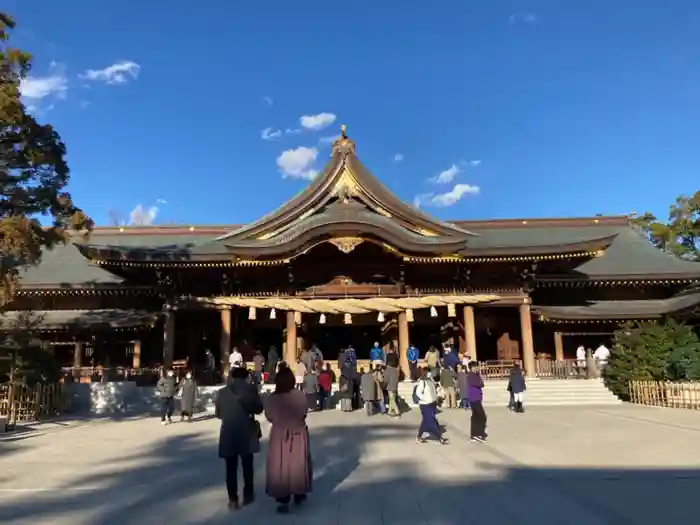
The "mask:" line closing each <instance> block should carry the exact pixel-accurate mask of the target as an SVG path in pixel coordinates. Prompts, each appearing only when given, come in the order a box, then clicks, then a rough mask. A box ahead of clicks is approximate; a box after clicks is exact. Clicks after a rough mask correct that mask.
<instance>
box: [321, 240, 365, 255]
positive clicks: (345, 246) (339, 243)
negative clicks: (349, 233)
mask: <svg viewBox="0 0 700 525" xmlns="http://www.w3.org/2000/svg"><path fill="white" fill-rule="evenodd" d="M328 242H330V243H331V244H332V245H333V246H335V247H336V248H338V249H339V250H340V251H341V252H343V253H350V252H351V251H353V250H354V249H355V248H357V247H358V246H359V245H360V244H362V243H363V242H364V241H363V240H362V239H360V238H359V237H338V238H337V239H330V240H329V241H328Z"/></svg>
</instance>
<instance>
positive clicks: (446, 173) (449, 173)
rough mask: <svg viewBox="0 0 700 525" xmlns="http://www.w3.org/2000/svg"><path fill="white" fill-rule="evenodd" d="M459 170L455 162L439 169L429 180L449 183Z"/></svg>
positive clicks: (437, 182)
mask: <svg viewBox="0 0 700 525" xmlns="http://www.w3.org/2000/svg"><path fill="white" fill-rule="evenodd" d="M459 172H460V169H459V166H457V164H453V165H452V166H450V167H449V168H447V169H446V170H443V171H441V172H440V173H439V174H437V175H436V176H435V177H433V178H432V179H430V181H431V182H434V183H436V184H449V183H450V182H452V181H453V180H454V178H455V177H456V176H457V175H458V174H459Z"/></svg>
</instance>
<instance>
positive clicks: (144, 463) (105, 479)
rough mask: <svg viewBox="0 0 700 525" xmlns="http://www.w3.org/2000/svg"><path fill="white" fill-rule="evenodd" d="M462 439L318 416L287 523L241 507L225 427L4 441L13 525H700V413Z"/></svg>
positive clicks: (267, 505)
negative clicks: (227, 485) (699, 511)
mask: <svg viewBox="0 0 700 525" xmlns="http://www.w3.org/2000/svg"><path fill="white" fill-rule="evenodd" d="M440 420H441V423H443V424H444V425H445V426H446V427H447V435H448V436H449V438H450V439H451V444H450V445H448V446H445V447H442V446H440V445H438V444H434V443H428V444H425V445H420V444H416V443H415V429H416V425H417V421H418V416H417V414H416V412H411V413H407V414H405V415H404V417H403V418H402V419H401V420H390V419H387V418H384V417H378V416H375V417H373V418H366V417H365V416H363V415H362V414H361V413H354V414H344V413H341V412H337V411H331V412H326V413H319V414H312V415H311V416H310V426H311V436H312V448H313V453H314V462H315V490H314V493H313V495H312V497H311V499H310V500H309V502H308V505H307V506H306V507H304V508H302V509H299V511H298V513H296V514H293V515H289V516H277V515H275V513H274V504H273V502H272V501H271V500H270V499H269V498H267V497H266V496H265V495H264V485H263V483H264V479H263V478H264V476H263V470H262V469H263V468H264V457H265V456H264V453H265V452H264V448H263V453H262V454H260V455H259V456H258V457H257V459H256V462H257V468H258V478H257V483H258V485H259V488H258V501H257V502H256V503H255V504H254V505H252V506H251V507H248V508H246V509H243V510H242V511H240V512H239V513H236V514H234V515H232V514H230V513H228V511H227V510H226V509H225V490H224V488H223V465H222V462H221V461H220V460H219V459H218V458H217V457H216V440H217V430H218V425H217V422H216V421H215V420H213V419H203V420H200V421H197V422H195V423H192V424H187V423H176V424H174V425H171V426H168V427H161V426H160V425H159V423H158V420H157V419H133V420H120V421H115V420H110V419H103V420H95V421H90V422H87V423H85V422H82V423H81V422H68V423H66V424H53V425H40V428H38V429H37V430H35V431H30V432H25V433H20V434H18V435H15V436H9V437H6V438H0V523H2V524H3V525H16V524H51V525H67V524H71V525H87V524H90V525H98V524H99V525H117V524H119V525H124V524H143V525H158V524H168V525H184V524H191V523H197V524H211V525H215V524H227V523H245V524H246V525H275V524H277V523H286V524H294V525H296V524H304V525H379V524H383V525H398V524H402V525H414V524H415V525H418V524H420V525H452V524H457V523H470V524H482V523H483V524H505V523H508V524H513V523H516V524H529V523H532V524H537V525H548V524H572V525H573V524H576V525H593V524H595V525H608V524H615V525H617V524H620V525H633V524H634V525H645V524H654V525H658V524H659V523H664V525H675V524H683V525H686V524H687V523H690V522H692V521H693V519H694V518H693V516H694V515H695V509H696V507H697V504H696V500H697V497H698V494H700V454H699V453H698V443H699V442H700V412H685V411H680V410H666V409H657V408H646V407H635V406H628V405H625V406H621V407H612V408H605V409H594V408H579V409H576V408H573V409H572V408H568V409H561V408H551V409H549V408H537V409H535V408H533V409H531V410H530V411H528V413H526V414H524V415H522V416H521V415H514V414H510V413H508V412H507V411H506V410H505V409H500V410H495V409H494V410H491V411H490V413H489V432H490V434H491V438H490V441H489V443H488V444H483V445H482V444H477V443H471V442H469V440H468V426H469V421H468V416H467V414H466V413H464V412H462V411H453V412H449V413H443V414H441V415H440Z"/></svg>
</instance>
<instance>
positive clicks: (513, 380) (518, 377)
mask: <svg viewBox="0 0 700 525" xmlns="http://www.w3.org/2000/svg"><path fill="white" fill-rule="evenodd" d="M508 391H509V392H510V393H511V395H512V396H513V412H517V413H519V414H522V413H523V412H525V409H524V408H523V392H525V376H524V375H523V369H522V368H520V365H519V364H518V363H515V364H514V365H513V368H511V369H510V378H509V379H508Z"/></svg>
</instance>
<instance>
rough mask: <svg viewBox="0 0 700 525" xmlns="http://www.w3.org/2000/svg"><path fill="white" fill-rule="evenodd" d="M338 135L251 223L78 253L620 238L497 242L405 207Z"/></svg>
mask: <svg viewBox="0 0 700 525" xmlns="http://www.w3.org/2000/svg"><path fill="white" fill-rule="evenodd" d="M341 129H342V136H341V138H340V139H338V140H336V141H335V143H334V144H333V151H332V156H331V159H330V161H329V162H328V164H327V165H326V167H325V169H324V170H323V172H322V173H321V174H320V175H319V176H318V177H317V178H316V179H315V180H314V182H312V183H311V184H310V185H309V186H308V187H307V188H306V189H305V190H304V191H303V192H301V193H299V194H298V195H296V196H295V197H293V198H292V199H291V200H290V201H288V202H287V203H285V204H284V205H282V206H281V207H280V208H278V209H277V210H275V211H273V212H272V213H270V214H268V215H266V216H265V217H262V218H261V219H259V220H258V221H255V222H254V223H252V224H249V225H247V226H242V227H239V228H237V229H235V230H233V231H230V232H228V233H226V234H224V235H221V236H219V237H216V238H214V239H210V240H207V241H204V242H201V243H186V244H170V245H161V246H139V247H138V248H134V247H124V246H108V245H97V244H94V245H90V244H77V245H76V246H77V247H78V249H79V250H80V251H81V253H82V254H83V255H84V256H86V257H88V258H90V259H97V260H103V261H110V260H111V261H134V260H136V261H152V262H166V261H182V262H184V261H235V260H236V259H274V258H278V259H279V258H290V257H293V256H294V255H296V254H298V253H302V252H303V251H304V250H306V249H308V248H309V247H311V246H313V245H315V244H317V243H319V242H323V241H326V240H331V239H333V238H337V237H349V236H353V237H359V238H364V237H366V238H371V239H374V240H378V241H380V242H382V243H385V244H387V245H389V246H391V247H393V248H395V249H397V250H398V251H399V252H401V253H403V254H405V255H407V256H415V257H436V256H463V257H469V256H474V257H502V256H507V255H528V256H534V255H543V256H544V255H550V254H572V255H573V256H581V254H590V253H593V252H597V251H600V250H604V249H606V248H607V247H608V246H609V245H610V244H611V243H612V242H613V240H614V238H615V236H616V233H612V234H608V235H599V234H598V232H595V234H593V235H588V236H581V237H580V238H577V239H572V240H571V241H569V242H552V243H548V242H547V239H541V240H540V242H539V243H533V244H529V245H524V246H522V245H521V246H517V245H515V246H514V245H513V244H506V245H503V244H501V243H499V242H498V241H497V240H496V239H494V241H496V242H492V240H491V239H490V238H489V237H487V236H484V235H480V234H478V233H474V232H472V231H469V230H467V229H465V228H463V227H461V226H459V225H457V224H453V223H447V222H443V221H440V220H438V219H436V218H434V217H431V216H429V215H427V214H425V213H423V212H421V211H420V210H418V209H416V208H414V207H413V206H410V205H409V204H406V203H405V202H403V201H401V200H400V199H399V198H398V197H396V195H394V194H393V193H392V192H390V191H389V190H388V189H387V188H386V187H385V186H384V185H382V184H381V183H380V182H379V180H378V179H377V178H376V177H375V176H374V175H372V174H371V173H370V172H369V171H368V170H367V169H366V168H365V167H364V166H363V165H362V163H361V162H360V161H359V159H358V158H357V156H356V153H355V143H354V142H353V141H352V140H350V139H349V138H348V136H347V134H346V132H345V128H344V127H343V128H341Z"/></svg>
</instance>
